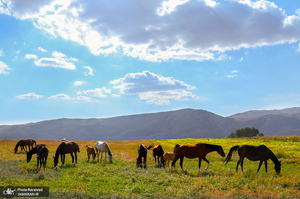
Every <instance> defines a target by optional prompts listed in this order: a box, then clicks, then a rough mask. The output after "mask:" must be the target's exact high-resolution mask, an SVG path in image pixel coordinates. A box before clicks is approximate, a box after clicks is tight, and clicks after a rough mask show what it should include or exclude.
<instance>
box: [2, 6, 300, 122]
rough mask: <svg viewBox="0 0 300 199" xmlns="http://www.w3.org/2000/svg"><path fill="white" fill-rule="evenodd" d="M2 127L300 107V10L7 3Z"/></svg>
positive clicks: (240, 7)
mask: <svg viewBox="0 0 300 199" xmlns="http://www.w3.org/2000/svg"><path fill="white" fill-rule="evenodd" d="M0 27H1V28H0V124H18V123H27V122H36V121H42V120H48V119H57V118H106V117H114V116H121V115H131V114H140V113H151V112H160V111H170V110H177V109H182V108H194V109H203V110H207V111H210V112H214V113H216V114H219V115H222V116H228V115H232V114H235V113H239V112H244V111H248V110H262V109H267V110H269V109H283V108H289V107H298V106H300V89H299V85H300V78H299V74H300V67H299V61H300V59H299V57H300V42H299V41H300V1H298V0H285V1H279V0H276V1H265V0H260V1H254V0H253V1H251V0H226V1H225V0H224V1H221V0H219V1H217V0H215V1H214V0H152V1H148V0H135V1H133V0H117V1H92V0H84V1H83V0H77V1H72V0H66V1H59V0H54V1H48V0H47V1H45V0H31V1H21V0H0Z"/></svg>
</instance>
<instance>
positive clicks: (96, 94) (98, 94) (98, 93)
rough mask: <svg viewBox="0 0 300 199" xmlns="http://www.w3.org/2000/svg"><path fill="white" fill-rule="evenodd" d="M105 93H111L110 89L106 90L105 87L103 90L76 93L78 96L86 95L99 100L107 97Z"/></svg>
mask: <svg viewBox="0 0 300 199" xmlns="http://www.w3.org/2000/svg"><path fill="white" fill-rule="evenodd" d="M107 93H111V90H110V89H107V88H105V87H103V88H96V89H94V90H83V91H78V92H77V94H78V95H88V96H91V97H99V98H105V97H107Z"/></svg>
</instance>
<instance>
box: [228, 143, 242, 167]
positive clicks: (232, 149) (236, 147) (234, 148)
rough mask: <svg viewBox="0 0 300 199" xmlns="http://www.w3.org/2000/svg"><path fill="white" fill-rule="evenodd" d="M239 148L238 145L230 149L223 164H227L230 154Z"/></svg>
mask: <svg viewBox="0 0 300 199" xmlns="http://www.w3.org/2000/svg"><path fill="white" fill-rule="evenodd" d="M239 147H240V146H239V145H237V146H233V147H231V149H230V150H229V153H228V155H227V157H226V158H225V160H224V162H225V164H227V163H228V162H229V161H230V160H231V157H232V153H233V152H235V151H236V150H237V149H238V148H239Z"/></svg>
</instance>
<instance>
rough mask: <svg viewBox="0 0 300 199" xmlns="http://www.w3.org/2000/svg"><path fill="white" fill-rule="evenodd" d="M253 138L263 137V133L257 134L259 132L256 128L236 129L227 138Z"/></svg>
mask: <svg viewBox="0 0 300 199" xmlns="http://www.w3.org/2000/svg"><path fill="white" fill-rule="evenodd" d="M255 136H264V134H263V133H259V130H258V129H256V128H254V127H253V128H249V127H245V128H242V129H237V130H236V131H235V133H234V132H231V134H230V135H229V136H228V137H229V138H236V137H237V138H239V137H255Z"/></svg>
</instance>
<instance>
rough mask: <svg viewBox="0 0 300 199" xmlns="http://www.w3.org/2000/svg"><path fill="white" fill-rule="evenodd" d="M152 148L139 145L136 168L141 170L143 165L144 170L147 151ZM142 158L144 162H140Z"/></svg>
mask: <svg viewBox="0 0 300 199" xmlns="http://www.w3.org/2000/svg"><path fill="white" fill-rule="evenodd" d="M152 147H153V146H149V147H148V148H147V147H146V146H145V145H144V144H141V145H140V146H139V148H138V154H139V156H138V158H137V159H136V168H139V167H141V168H143V164H144V169H146V167H147V165H146V162H147V149H151V148H152ZM142 158H143V159H144V161H142Z"/></svg>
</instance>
